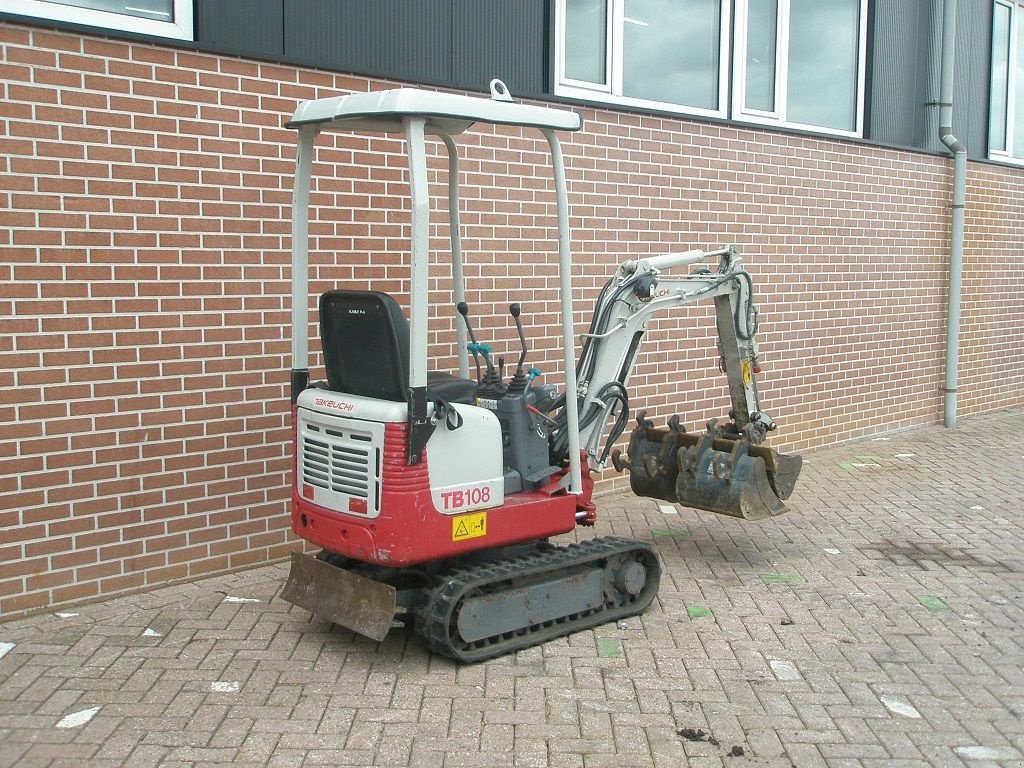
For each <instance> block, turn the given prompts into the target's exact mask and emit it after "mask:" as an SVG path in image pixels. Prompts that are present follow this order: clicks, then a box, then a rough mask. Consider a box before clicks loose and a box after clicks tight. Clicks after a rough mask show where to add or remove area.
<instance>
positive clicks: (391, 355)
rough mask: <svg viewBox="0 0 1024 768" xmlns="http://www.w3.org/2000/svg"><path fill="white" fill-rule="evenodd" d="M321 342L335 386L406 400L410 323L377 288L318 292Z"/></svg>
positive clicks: (350, 391)
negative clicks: (375, 289)
mask: <svg viewBox="0 0 1024 768" xmlns="http://www.w3.org/2000/svg"><path fill="white" fill-rule="evenodd" d="M320 342H321V345H322V346H323V350H324V364H325V366H326V368H327V386H328V387H330V389H331V390H332V391H334V392H347V393H348V394H351V395H361V396H363V397H372V398H376V399H378V400H395V401H399V402H405V400H406V390H407V389H408V386H409V323H408V321H407V320H406V319H405V315H404V314H403V313H402V308H401V307H400V306H398V302H396V301H395V300H394V299H393V298H391V297H390V296H389V295H388V294H386V293H379V292H377V291H342V290H338V291H327V293H325V294H323V295H322V296H321V297H320Z"/></svg>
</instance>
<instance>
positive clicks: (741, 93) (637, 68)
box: [555, 0, 867, 136]
mask: <svg viewBox="0 0 1024 768" xmlns="http://www.w3.org/2000/svg"><path fill="white" fill-rule="evenodd" d="M866 4H867V0H559V2H558V5H557V8H558V13H557V15H556V29H557V34H558V40H559V43H560V44H559V46H558V56H557V57H556V62H557V64H556V87H555V93H556V94H559V95H564V96H576V97H580V98H585V99H591V100H599V101H607V102H610V103H616V104H624V105H637V106H650V107H655V108H659V109H667V110H670V111H676V112H684V113H687V114H696V115H709V116H714V117H730V116H731V117H732V118H733V119H735V120H742V121H745V122H756V123H765V124H778V125H785V126H791V127H798V128H809V129H812V130H817V131H822V132H825V133H836V134H841V135H849V136H857V135H860V133H861V131H862V128H863V120H862V114H863V108H862V105H863V103H864V61H865V40H866V37H867V34H866V30H867V14H866V7H865V6H866ZM734 5H735V14H736V18H735V23H734V24H733V23H732V21H731V19H730V13H731V12H732V9H733V6H734ZM730 29H732V30H733V31H732V34H731V35H730V33H729V30H730ZM730 61H731V62H732V72H733V75H732V82H731V83H730V81H729V76H728V73H729V63H730ZM730 87H731V93H732V99H731V103H730V99H729V97H728V94H729V89H730Z"/></svg>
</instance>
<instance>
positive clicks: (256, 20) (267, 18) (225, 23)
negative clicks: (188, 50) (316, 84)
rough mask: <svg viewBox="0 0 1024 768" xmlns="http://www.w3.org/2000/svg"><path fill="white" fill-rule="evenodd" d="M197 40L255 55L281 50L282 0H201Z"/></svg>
mask: <svg viewBox="0 0 1024 768" xmlns="http://www.w3.org/2000/svg"><path fill="white" fill-rule="evenodd" d="M197 6H198V7H197V11H198V13H197V14H196V20H197V22H198V29H197V30H196V42H197V43H199V45H201V46H210V47H211V48H215V49H218V50H226V51H237V52H239V53H249V54H255V55H257V56H280V55H281V54H282V53H284V40H283V37H284V31H283V23H284V0H200V2H199V3H197Z"/></svg>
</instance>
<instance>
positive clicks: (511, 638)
mask: <svg viewBox="0 0 1024 768" xmlns="http://www.w3.org/2000/svg"><path fill="white" fill-rule="evenodd" d="M287 125H288V127H290V128H294V129H296V130H297V132H298V158H297V171H296V178H295V189H294V207H293V245H292V249H293V260H292V372H291V400H292V411H293V436H294V446H295V453H294V466H293V487H292V526H293V528H294V530H295V532H296V534H297V535H298V536H299V537H301V538H302V539H304V540H305V541H307V542H309V543H311V544H312V545H314V547H319V548H320V552H319V554H318V555H316V556H313V555H308V554H304V553H300V552H294V553H293V554H292V563H291V571H290V573H289V576H288V580H287V582H286V584H285V587H284V590H283V591H282V597H283V598H284V599H285V600H288V601H290V602H292V603H294V604H296V605H298V606H301V607H303V608H305V609H307V610H309V611H311V612H312V613H313V614H315V615H317V616H318V617H321V618H323V619H326V620H328V621H331V622H334V623H336V624H339V625H341V626H343V627H346V628H348V629H350V630H352V631H354V632H357V633H360V634H362V635H365V636H367V637H370V638H373V639H375V640H382V639H383V638H384V637H385V635H386V634H387V633H388V631H389V630H390V628H391V627H392V626H395V625H401V624H404V625H411V626H412V628H413V629H414V630H415V631H416V632H417V633H419V634H420V635H422V637H423V638H425V640H426V642H427V644H428V645H429V647H430V648H431V649H432V650H433V651H435V652H438V653H441V654H444V655H446V656H449V657H452V658H454V659H457V660H459V661H463V662H475V661H480V660H483V659H487V658H491V657H494V656H499V655H501V654H506V653H510V652H514V651H516V650H518V649H521V648H525V647H529V646H532V645H535V644H537V643H543V642H545V641H547V640H550V639H552V638H556V637H561V636H564V635H567V634H570V633H572V632H577V631H579V630H583V629H587V628H590V627H594V626H597V625H599V624H602V623H604V622H609V621H614V620H616V619H620V618H623V617H626V616H631V615H635V614H638V613H640V612H642V611H643V610H644V609H645V608H646V607H647V606H648V605H649V604H650V603H651V601H652V600H653V599H654V597H655V594H656V592H657V589H658V584H659V580H660V576H661V565H660V562H659V559H658V555H657V553H656V551H655V550H654V549H653V547H651V546H650V545H649V544H647V543H644V542H641V541H633V540H629V539H624V538H619V537H609V536H602V537H597V538H591V539H588V540H586V541H583V542H581V543H574V544H569V545H567V546H558V545H555V544H553V543H552V542H550V541H549V540H550V538H551V537H554V536H558V535H559V534H564V533H567V532H569V531H571V530H573V529H574V528H575V527H576V526H578V525H586V526H589V525H593V524H594V523H595V521H596V519H597V509H596V506H595V504H594V502H593V501H592V499H591V495H592V490H593V486H594V482H593V477H592V474H593V473H595V472H599V471H601V470H603V469H604V468H605V467H606V465H607V463H608V461H609V460H610V461H611V463H612V465H613V466H614V467H615V469H617V470H619V471H628V472H629V473H630V485H631V488H632V490H633V491H634V492H635V493H636V494H639V495H641V496H647V497H652V498H656V499H664V500H667V501H670V502H677V503H679V504H682V505H684V506H690V507H696V508H698V509H703V510H709V511H712V512H717V513H721V514H726V515H731V516H734V517H739V518H742V519H745V520H759V519H764V518H768V517H772V516H774V515H778V514H780V513H782V512H785V511H786V506H785V504H784V503H783V502H784V500H785V499H787V498H788V497H789V495H790V494H791V493H792V491H793V486H794V484H795V482H796V480H797V476H798V475H799V472H800V464H801V460H800V457H799V456H791V455H785V454H782V453H778V452H776V451H774V450H772V449H771V448H769V447H767V446H766V445H765V444H764V440H765V437H766V436H767V434H768V433H769V432H772V431H773V430H775V428H776V425H775V423H774V422H773V421H772V420H771V419H770V418H769V417H768V416H767V415H766V414H765V412H764V411H762V410H761V407H760V404H759V400H758V392H757V386H756V383H755V380H754V374H755V373H756V372H757V371H758V358H757V355H758V352H757V345H756V343H755V340H754V334H755V331H756V326H757V317H758V316H757V310H756V307H755V306H754V303H753V284H752V281H751V278H750V275H749V274H748V273H747V272H746V271H745V270H744V268H743V265H742V262H741V259H740V257H739V255H738V254H737V252H736V250H735V249H734V248H731V247H726V248H720V249H717V250H711V251H707V252H705V251H700V250H689V251H683V252H677V253H668V254H663V255H657V256H651V257H647V258H638V259H629V260H626V261H624V262H622V264H621V265H620V266H619V267H618V269H617V270H616V272H615V274H614V275H613V276H612V277H611V279H610V280H608V282H607V284H606V285H605V286H604V288H603V289H602V290H601V292H600V295H599V298H598V300H597V305H596V307H595V310H594V314H593V319H592V320H591V322H590V327H589V329H588V331H587V333H586V334H584V336H583V342H582V345H581V351H580V356H579V359H578V360H577V359H576V358H575V344H574V333H573V327H572V316H573V315H572V297H573V294H574V293H575V290H574V286H573V284H572V279H571V273H570V266H571V260H570V253H569V224H568V219H569V216H568V202H567V194H566V181H565V172H564V165H563V160H562V151H561V145H560V143H559V138H558V134H559V133H561V132H565V131H577V130H579V129H580V128H581V127H582V121H581V119H580V117H579V115H578V114H576V113H575V112H571V111H568V110H561V109H554V108H550V107H543V106H537V105H529V104H522V103H517V102H515V101H514V100H513V99H512V98H511V96H510V95H509V93H508V90H507V88H505V86H504V85H503V84H502V83H501V82H500V81H498V80H495V81H494V82H492V83H491V97H490V98H486V97H475V96H466V95H457V94H450V93H440V92H434V91H427V90H420V89H413V88H399V89H392V90H385V91H377V92H370V93H356V94H351V95H346V96H338V97H331V98H321V99H315V100H311V101H306V102H303V103H301V104H299V105H298V107H297V109H296V111H295V113H294V115H293V117H292V119H291V120H290V121H289V122H288V123H287ZM474 125H484V126H487V125H492V126H493V125H509V126H516V127H518V128H520V129H522V130H524V131H526V130H537V131H539V132H540V134H542V135H543V137H544V138H545V139H546V142H547V144H548V146H549V148H550V156H551V162H552V169H553V176H554V187H555V202H556V208H557V223H558V229H557V232H558V261H559V288H560V301H561V306H560V310H561V311H560V314H561V320H560V322H561V341H562V346H563V349H562V357H563V370H564V371H565V373H564V382H563V383H562V387H561V389H560V391H559V389H558V388H557V387H556V386H555V385H553V384H551V383H545V384H539V383H538V382H536V381H535V378H536V376H537V374H538V373H539V371H537V370H536V369H533V368H527V367H526V366H527V357H528V355H529V346H528V343H527V339H526V333H525V331H524V330H523V324H522V321H521V306H520V304H518V303H514V304H512V305H511V306H510V307H509V313H510V314H511V316H512V320H513V322H514V324H515V326H516V329H517V331H518V335H519V344H520V348H519V357H518V364H517V365H516V368H515V371H514V372H513V373H512V375H511V376H510V377H508V378H507V379H506V378H505V377H504V375H503V373H504V372H503V371H502V370H501V366H500V365H496V364H495V360H494V357H493V355H492V349H491V346H490V345H489V344H486V343H481V342H479V341H478V340H477V334H479V333H480V329H479V328H477V329H474V327H473V325H474V323H473V321H472V320H471V312H470V307H469V305H468V304H467V302H466V296H465V285H464V278H463V260H462V247H461V241H460V223H459V156H458V151H457V147H456V143H455V140H454V137H456V136H458V135H459V134H462V133H463V132H465V131H467V130H469V129H470V128H471V127H473V126H474ZM333 131H356V132H367V133H371V134H398V135H402V136H404V138H405V142H404V146H405V148H406V151H407V155H408V179H409V183H410V187H411V204H412V221H411V255H410V259H409V261H410V272H411V280H410V291H409V316H408V318H407V317H406V314H405V312H404V310H403V308H402V307H401V306H400V305H399V303H398V302H397V301H396V300H395V298H394V297H392V296H390V295H389V294H387V293H383V292H379V291H373V290H328V291H327V292H325V293H324V294H323V295H321V296H319V299H318V303H317V308H318V310H319V329H320V341H321V347H322V351H323V362H324V368H325V371H326V380H325V381H319V382H311V381H310V375H309V338H308V336H309V330H308V329H309V324H310V297H309V265H308V248H309V197H310V184H311V176H312V168H313V157H314V142H315V139H316V137H317V135H318V134H320V133H322V132H333ZM428 137H432V139H433V140H435V141H438V142H440V143H441V144H443V145H444V147H445V148H446V149H447V156H448V191H449V199H448V216H449V224H450V227H449V230H450V236H451V257H452V263H451V289H452V296H453V299H454V304H455V310H456V312H457V313H458V314H457V315H453V316H452V317H453V320H454V321H455V322H456V328H457V332H458V340H459V342H458V343H459V348H460V355H459V370H458V375H455V374H453V373H448V372H445V371H435V370H433V369H432V367H431V365H430V363H429V361H428V356H427V352H428V319H429V312H428V263H429V250H428V247H429V242H428V236H429V218H430V201H429V191H428V179H427V147H428ZM705 262H706V263H708V266H703V264H704V263H705ZM697 265H702V266H699V267H698V266H697ZM681 267H690V268H691V270H690V271H689V272H688V273H687V274H683V275H679V276H675V275H673V274H672V273H671V272H670V270H672V269H677V270H678V268H681ZM705 299H708V300H711V301H713V302H714V307H715V317H716V323H717V328H718V336H719V340H718V343H719V352H720V368H721V369H722V371H723V372H724V373H725V375H726V377H727V378H728V385H729V395H730V398H731V401H732V410H731V413H730V414H729V418H727V419H716V420H712V421H711V422H710V423H709V424H708V425H707V428H706V429H705V430H704V431H702V432H687V431H686V429H685V428H684V427H683V426H682V425H681V424H680V423H679V420H678V418H673V419H671V420H670V421H669V423H668V426H667V428H663V429H657V428H655V427H654V425H653V423H652V422H651V421H650V420H648V419H647V418H646V415H645V414H644V413H640V414H639V417H638V418H637V420H636V427H635V428H634V429H633V430H632V433H631V435H630V437H629V443H628V449H627V452H626V456H623V455H622V453H621V452H620V451H619V450H616V449H614V446H615V444H616V442H617V441H618V439H619V438H620V436H621V435H622V433H623V432H624V430H625V428H626V426H627V421H628V418H629V417H628V413H629V396H628V391H627V384H628V380H629V376H630V372H631V370H632V368H633V364H634V361H635V358H636V355H637V352H638V350H639V347H640V342H641V340H642V339H643V336H644V332H645V330H646V328H647V323H648V321H649V319H650V318H651V316H652V315H654V314H655V313H658V312H661V311H663V310H669V309H671V308H673V307H677V306H680V305H684V304H689V303H692V302H697V301H703V300H705ZM488 314H490V313H488ZM470 355H472V357H473V359H474V362H475V368H476V371H475V373H476V377H475V378H471V377H470Z"/></svg>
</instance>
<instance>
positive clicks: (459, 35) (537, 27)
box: [452, 0, 548, 96]
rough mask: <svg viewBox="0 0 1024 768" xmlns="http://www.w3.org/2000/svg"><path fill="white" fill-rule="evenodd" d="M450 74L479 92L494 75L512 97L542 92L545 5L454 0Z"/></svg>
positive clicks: (544, 85)
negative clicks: (509, 91) (502, 82)
mask: <svg viewBox="0 0 1024 768" xmlns="http://www.w3.org/2000/svg"><path fill="white" fill-rule="evenodd" d="M453 10H454V12H453V14H452V43H453V45H452V76H453V78H452V79H453V82H454V83H455V84H456V85H460V86H464V87H467V88H483V87H484V86H486V85H487V84H488V83H490V82H491V80H492V79H493V78H495V77H497V78H500V79H501V80H502V81H504V83H505V85H507V86H508V87H509V89H511V91H512V94H513V95H532V96H541V95H543V94H544V92H545V91H546V90H547V72H548V55H547V52H548V41H547V18H548V11H547V3H545V2H536V1H535V0H511V2H510V0H454V4H453Z"/></svg>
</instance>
